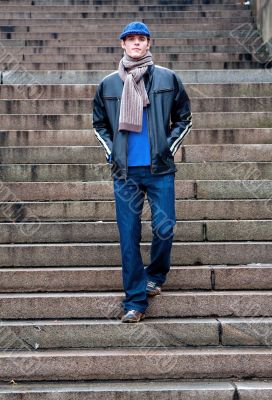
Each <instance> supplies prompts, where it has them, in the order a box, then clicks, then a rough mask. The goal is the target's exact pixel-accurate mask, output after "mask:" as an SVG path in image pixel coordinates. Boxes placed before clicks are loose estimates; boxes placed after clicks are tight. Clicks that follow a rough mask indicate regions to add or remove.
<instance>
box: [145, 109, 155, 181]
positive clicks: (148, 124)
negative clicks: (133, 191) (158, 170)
mask: <svg viewBox="0 0 272 400" xmlns="http://www.w3.org/2000/svg"><path fill="white" fill-rule="evenodd" d="M148 114H149V110H148V107H147V108H146V117H147V128H148V139H149V148H150V169H151V174H152V173H153V166H152V147H151V130H150V123H149V117H148Z"/></svg>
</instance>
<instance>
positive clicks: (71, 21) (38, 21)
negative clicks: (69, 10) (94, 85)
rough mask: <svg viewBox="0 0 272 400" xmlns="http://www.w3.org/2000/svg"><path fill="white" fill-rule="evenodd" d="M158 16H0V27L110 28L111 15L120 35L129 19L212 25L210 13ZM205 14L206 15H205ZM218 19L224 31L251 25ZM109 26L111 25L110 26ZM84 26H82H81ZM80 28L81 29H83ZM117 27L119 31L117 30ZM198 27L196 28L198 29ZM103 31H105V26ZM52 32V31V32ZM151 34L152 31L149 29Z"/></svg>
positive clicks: (239, 19)
mask: <svg viewBox="0 0 272 400" xmlns="http://www.w3.org/2000/svg"><path fill="white" fill-rule="evenodd" d="M158 14H159V15H156V14H155V15H153V13H150V14H149V15H148V17H147V18H146V17H145V13H143V14H142V16H141V15H140V14H139V13H127V15H126V16H121V15H120V16H118V17H117V16H115V13H113V14H112V16H110V14H109V15H108V16H107V18H103V17H102V16H99V17H98V18H95V14H94V16H91V17H89V18H87V17H86V18H84V17H82V16H80V17H78V18H74V15H73V14H72V15H71V18H68V17H67V16H64V15H63V16H61V15H59V16H58V17H56V16H55V18H54V17H53V16H52V17H48V18H46V17H44V18H42V17H41V16H40V18H39V17H38V16H37V17H36V18H34V19H32V18H30V15H29V16H28V17H27V16H25V17H23V16H21V17H19V16H18V17H14V18H13V17H12V16H10V17H9V16H7V15H6V18H5V17H4V15H1V18H0V26H4V25H13V26H39V30H40V29H41V26H51V25H52V24H53V20H54V23H55V24H56V25H63V26H66V27H68V26H69V25H71V26H75V25H77V26H78V25H79V24H80V23H82V24H88V25H89V26H90V25H93V26H96V24H100V25H101V26H103V22H104V23H106V24H107V26H111V25H112V21H113V15H114V25H113V29H114V30H116V31H118V30H119V34H120V27H121V26H124V25H126V24H128V23H129V22H130V21H131V19H135V18H138V19H144V22H145V23H146V24H147V25H148V26H149V28H150V29H151V26H152V25H161V26H163V25H169V24H176V25H177V24H179V23H180V21H181V20H186V23H187V24H189V23H192V29H193V27H194V25H195V26H196V25H197V24H199V23H201V22H202V23H206V24H209V23H212V22H213V20H214V18H215V17H213V16H212V15H211V13H209V14H210V15H209V16H203V15H201V14H202V13H201V12H200V13H199V14H200V15H199V16H198V13H193V15H191V16H189V15H188V16H187V15H186V13H183V14H182V15H181V16H177V15H176V13H174V15H170V16H168V17H166V16H164V17H161V16H160V13H158ZM205 14H206V13H205ZM217 18H218V26H219V27H221V28H224V29H228V28H231V24H232V25H233V26H234V28H237V25H238V26H239V25H242V24H247V23H249V24H252V22H253V21H252V18H251V17H250V16H249V15H248V16H247V15H246V16H241V17H240V16H239V13H238V16H237V17H231V16H230V17H226V18H223V17H217ZM110 24H111V25H110ZM81 26H82V25H81ZM83 26H84V25H83ZM83 26H82V27H83ZM85 26H86V25H85ZM118 27H119V29H118ZM199 28H200V27H199V26H198V29H199ZM213 29H215V27H214V25H213ZM103 30H104V31H105V25H104V28H103ZM53 31H54V30H53ZM151 32H152V29H151Z"/></svg>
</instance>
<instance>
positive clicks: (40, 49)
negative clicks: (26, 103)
mask: <svg viewBox="0 0 272 400" xmlns="http://www.w3.org/2000/svg"><path fill="white" fill-rule="evenodd" d="M5 50H6V51H7V52H8V54H9V55H11V54H14V56H16V58H18V61H20V58H19V56H20V55H24V59H25V60H26V61H28V62H29V61H31V59H30V58H27V57H26V55H33V56H34V55H35V56H36V57H38V55H39V56H40V57H41V55H42V54H43V55H46V54H47V55H49V56H51V57H53V55H68V54H70V55H73V54H78V55H83V56H84V55H92V56H93V58H94V61H95V60H96V58H97V61H100V59H99V56H101V55H103V54H108V56H107V58H108V60H109V61H110V60H111V59H112V57H114V54H115V55H116V60H118V58H119V60H120V56H121V57H122V54H123V50H122V48H121V46H120V44H119V45H116V46H113V45H110V46H105V45H102V46H101V45H100V46H99V45H93V46H91V45H89V44H87V43H85V46H82V47H81V46H72V45H71V46H69V42H67V43H66V46H61V45H60V46H56V47H44V46H36V47H35V46H24V47H22V46H5ZM255 52H256V51H255ZM157 53H170V54H171V53H173V54H176V53H177V54H183V53H225V54H226V55H228V54H229V53H231V54H235V53H239V54H248V53H249V51H248V48H247V47H245V46H243V45H242V44H240V43H239V42H237V41H236V43H235V44H233V45H224V44H223V45H187V46H186V45H165V46H153V47H152V54H154V57H155V54H157ZM157 59H158V60H160V57H159V55H158V57H157ZM164 59H165V58H164ZM37 60H38V59H37ZM41 60H42V59H41ZM3 61H4V57H2V62H3ZM43 61H46V60H43ZM47 61H49V60H47ZM90 61H91V60H90Z"/></svg>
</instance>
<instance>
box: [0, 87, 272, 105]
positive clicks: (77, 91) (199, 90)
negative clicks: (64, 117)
mask: <svg viewBox="0 0 272 400" xmlns="http://www.w3.org/2000/svg"><path fill="white" fill-rule="evenodd" d="M96 89H97V85H92V84H83V85H77V84H75V85H69V84H65V85H62V84H56V85H50V84H49V85H42V84H40V85H38V84H36V85H31V84H29V85H16V84H15V85H8V84H7V85H4V84H3V85H0V99H9V100H16V99H23V100H26V99H30V100H31V99H34V100H35V99H37V98H38V100H41V99H50V100H53V99H64V100H68V99H69V101H70V100H73V99H92V98H93V97H94V95H95V92H96ZM186 91H187V93H188V95H189V97H190V98H205V99H206V98H209V97H210V98H211V97H213V96H214V97H216V98H217V100H218V97H221V98H228V97H239V98H249V97H250V98H254V97H258V98H260V97H265V96H266V97H269V96H270V95H271V93H272V83H240V84H231V83H223V84H221V85H220V84H205V83H200V84H198V83H193V84H190V83H188V84H186Z"/></svg>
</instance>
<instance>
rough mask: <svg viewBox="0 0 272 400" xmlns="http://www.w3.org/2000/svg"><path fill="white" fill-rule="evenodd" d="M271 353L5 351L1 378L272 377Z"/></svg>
mask: <svg viewBox="0 0 272 400" xmlns="http://www.w3.org/2000/svg"><path fill="white" fill-rule="evenodd" d="M147 351H148V357H147ZM271 354H272V350H271V349H263V348H250V347H245V348H243V349H240V348H237V349H236V348H230V349H221V348H211V349H206V348H205V347H204V348H200V349H189V348H188V349H172V348H167V347H166V348H164V349H150V348H147V350H146V351H143V352H139V349H131V348H123V349H114V350H113V349H97V350H47V351H35V352H31V353H30V352H29V351H27V350H25V351H19V352H17V351H15V352H12V353H11V354H9V353H6V352H2V353H1V354H0V359H1V364H0V378H1V380H2V381H10V379H11V377H12V378H14V380H15V381H31V380H32V381H48V380H55V381H56V380H66V381H67V380H73V381H76V380H82V381H83V380H110V379H119V380H121V379H125V380H127V379H135V376H137V379H146V380H147V379H149V380H150V379H155V380H156V379H165V378H168V379H173V378H174V379H205V378H210V379H211V378H212V379H219V378H220V379H226V378H231V379H235V378H236V379H238V378H246V377H248V376H249V374H250V376H252V375H253V376H254V377H255V378H271V365H270V364H271V362H270V361H271ZM154 359H155V360H156V362H154ZM14 364H15V366H14ZM117 365H118V368H116V366H117Z"/></svg>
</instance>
